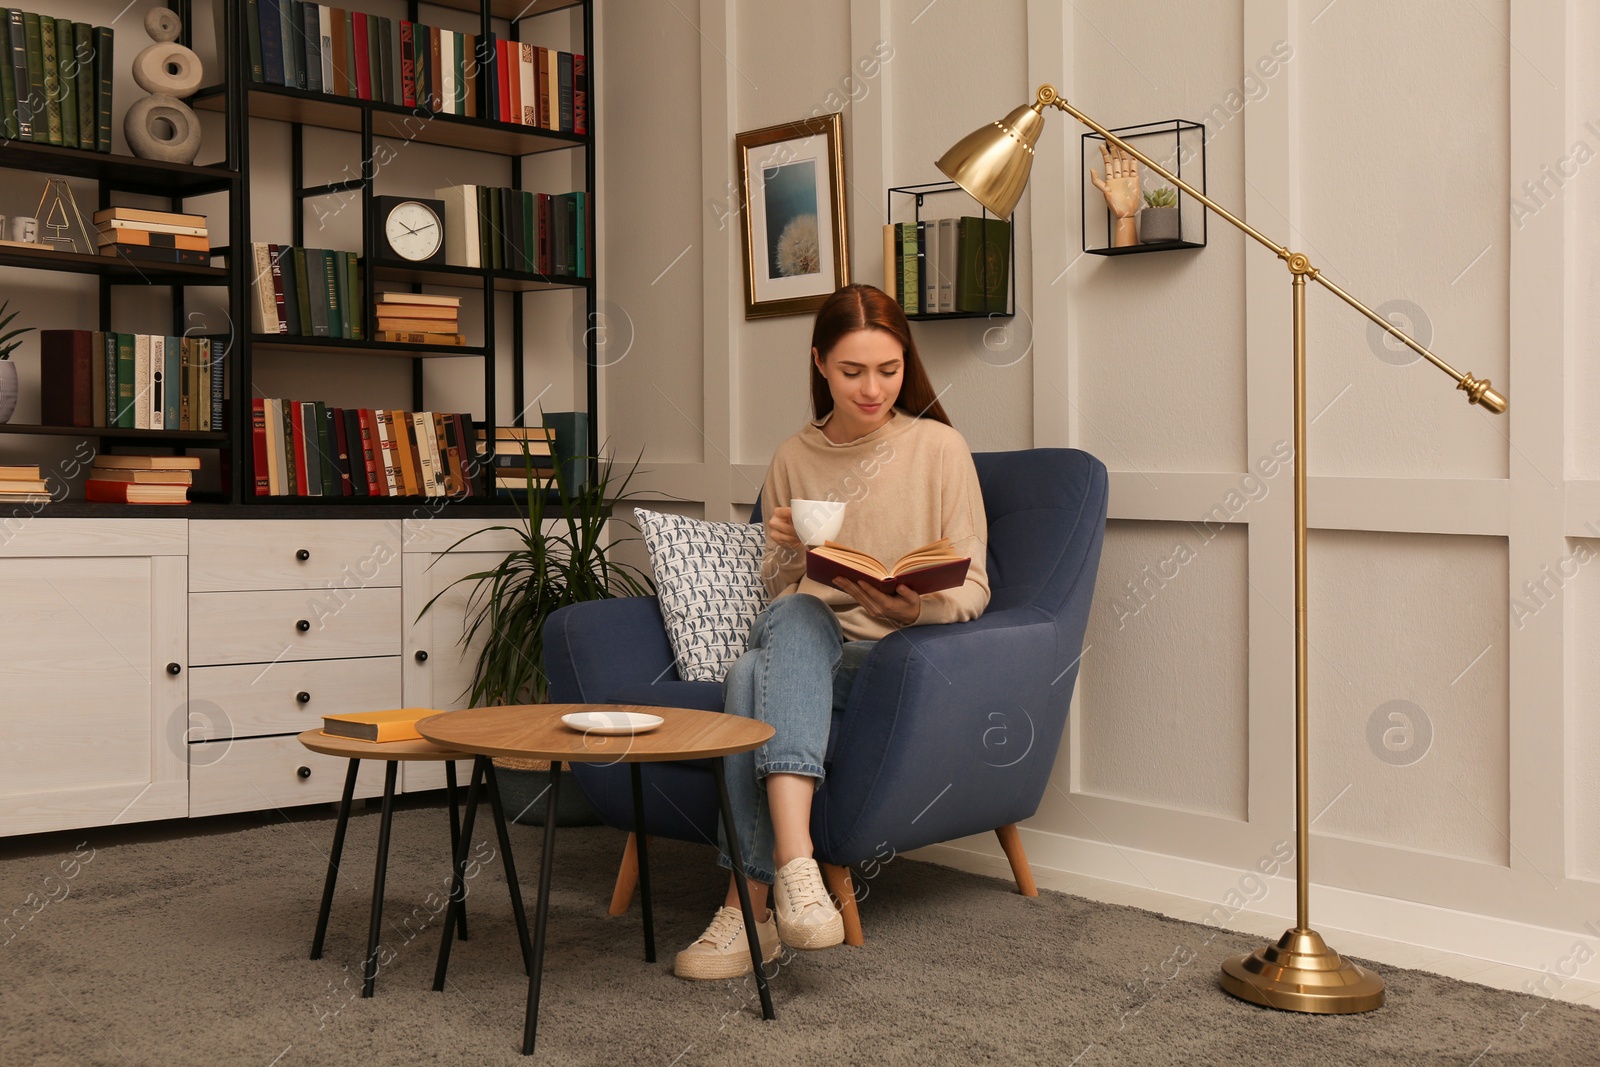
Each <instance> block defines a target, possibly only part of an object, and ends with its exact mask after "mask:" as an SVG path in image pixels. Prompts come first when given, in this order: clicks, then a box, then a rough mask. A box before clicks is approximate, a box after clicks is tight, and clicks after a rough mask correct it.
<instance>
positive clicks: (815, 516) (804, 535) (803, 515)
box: [789, 499, 844, 545]
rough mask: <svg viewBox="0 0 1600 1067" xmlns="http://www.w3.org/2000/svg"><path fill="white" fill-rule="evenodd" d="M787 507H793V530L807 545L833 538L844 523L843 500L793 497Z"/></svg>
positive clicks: (837, 534)
mask: <svg viewBox="0 0 1600 1067" xmlns="http://www.w3.org/2000/svg"><path fill="white" fill-rule="evenodd" d="M789 507H790V508H791V509H793V516H794V532H795V533H796V534H798V535H799V536H800V540H801V541H802V542H804V543H805V544H808V545H820V544H822V542H824V541H831V540H833V539H834V538H835V537H838V536H839V528H840V527H841V526H843V525H844V501H843V500H800V499H794V500H791V501H789Z"/></svg>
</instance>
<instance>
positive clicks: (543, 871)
mask: <svg viewBox="0 0 1600 1067" xmlns="http://www.w3.org/2000/svg"><path fill="white" fill-rule="evenodd" d="M560 800H561V761H560V760H551V761H550V799H549V800H548V801H547V802H546V803H545V809H544V810H545V820H544V856H543V858H542V859H541V860H540V863H539V903H538V904H537V905H536V906H535V907H534V912H533V968H532V972H531V973H530V974H529V975H528V1013H527V1015H525V1016H524V1017H523V1021H522V1054H523V1055H524V1056H529V1055H532V1054H533V1043H534V1040H535V1038H537V1037H538V1033H539V979H540V977H541V976H542V975H543V973H544V940H545V923H546V920H547V919H548V918H549V917H550V869H551V866H552V865H553V864H554V862H555V858H556V819H555V813H556V810H557V807H556V806H557V804H558V803H559V802H560Z"/></svg>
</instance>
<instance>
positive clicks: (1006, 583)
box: [544, 448, 1107, 945]
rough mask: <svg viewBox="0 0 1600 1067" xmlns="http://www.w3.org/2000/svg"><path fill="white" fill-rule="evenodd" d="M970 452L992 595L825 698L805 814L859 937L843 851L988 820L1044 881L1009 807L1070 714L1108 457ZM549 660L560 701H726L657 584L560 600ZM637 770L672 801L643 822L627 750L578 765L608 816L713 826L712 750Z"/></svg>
mask: <svg viewBox="0 0 1600 1067" xmlns="http://www.w3.org/2000/svg"><path fill="white" fill-rule="evenodd" d="M973 460H974V462H975V463H976V465H977V470H978V481H979V483H980V484H981V486H982V489H983V503H984V509H985V511H986V512H987V514H988V521H989V543H988V564H989V585H990V590H991V596H990V600H989V606H988V609H987V610H986V611H985V612H984V614H983V616H982V617H981V618H978V619H974V620H972V621H971V622H964V623H955V624H952V625H947V626H916V627H911V628H908V629H905V630H901V631H899V632H897V633H894V634H891V635H890V636H888V637H886V638H884V639H883V640H882V641H880V642H879V643H878V645H877V647H876V648H875V649H873V651H872V654H871V656H870V657H869V658H868V659H867V661H866V663H865V664H864V665H863V666H862V668H861V671H860V673H859V674H858V675H857V676H856V679H855V683H854V687H853V688H852V689H851V692H850V700H849V704H848V706H847V707H845V708H844V709H843V711H842V712H839V711H836V712H835V717H834V725H833V731H832V736H831V737H830V739H829V745H828V750H829V751H828V760H827V763H826V767H827V772H828V773H827V777H826V778H825V779H824V781H823V783H822V785H821V786H820V787H819V788H818V790H817V794H816V800H815V802H814V804H813V807H812V816H811V823H812V825H811V832H812V837H813V841H814V843H815V846H816V851H817V859H818V861H819V862H820V863H821V865H822V867H823V871H824V874H825V875H826V877H827V881H828V885H829V888H830V889H831V890H832V891H833V893H834V895H835V896H836V897H837V898H838V899H839V903H840V905H841V910H842V911H843V912H844V917H845V925H846V940H847V941H848V942H849V943H851V944H856V945H859V944H861V943H862V939H861V928H860V920H859V916H858V914H857V911H856V906H855V894H854V889H853V883H852V880H851V876H850V872H849V868H850V866H851V865H853V864H861V863H865V862H867V861H871V860H877V861H882V860H883V859H884V857H885V856H888V855H894V854H896V853H900V852H904V851H907V850H909V849H913V848H920V847H922V846H924V845H929V844H934V843H936V842H940V841H948V840H951V839H954V838H958V837H965V836H967V835H969V834H976V833H983V832H986V831H990V830H993V831H994V832H995V833H996V834H997V835H998V836H999V839H1000V843H1001V845H1002V847H1003V848H1004V850H1005V853H1006V856H1007V859H1009V860H1010V863H1011V869H1012V872H1013V874H1014V876H1015V877H1016V881H1017V887H1018V889H1019V891H1021V892H1022V893H1025V894H1027V895H1030V896H1031V895H1034V894H1035V893H1036V892H1037V891H1036V890H1035V889H1034V886H1033V877H1032V874H1031V873H1030V872H1029V869H1028V863H1027V857H1026V855H1025V854H1024V853H1023V850H1022V844H1021V840H1020V838H1019V837H1018V835H1017V832H1016V824H1017V823H1018V822H1019V821H1021V820H1023V819H1026V818H1028V817H1029V816H1030V815H1032V814H1033V813H1034V812H1035V811H1037V810H1038V807H1039V801H1040V799H1041V798H1042V797H1043V796H1044V791H1045V788H1046V786H1047V783H1048V780H1049V776H1050V771H1051V767H1052V765H1053V764H1054V762H1055V756H1056V750H1057V748H1058V747H1059V745H1060V741H1061V731H1062V729H1063V728H1064V727H1065V726H1066V721H1067V709H1068V706H1069V704H1070V702H1071V699H1072V689H1073V685H1074V683H1075V682H1076V681H1077V676H1078V659H1079V657H1080V655H1081V653H1082V649H1083V639H1084V631H1085V629H1086V627H1087V626H1088V620H1089V601H1090V598H1091V597H1092V596H1093V593H1094V581H1095V572H1096V569H1097V568H1098V566H1099V562H1100V547H1101V542H1102V541H1103V539H1104V535H1105V518H1106V496H1107V480H1106V469H1105V466H1104V464H1102V463H1101V462H1100V461H1099V460H1097V459H1095V458H1094V457H1093V456H1091V455H1089V454H1088V453H1086V452H1080V451H1078V450H1076V449H1059V448H1041V449H1032V450H1028V451H1021V452H990V453H978V454H975V455H974V456H973ZM756 517H757V518H759V504H758V505H757V516H756ZM544 668H545V671H546V673H547V674H548V676H549V681H550V699H551V700H552V701H555V702H563V703H615V704H646V705H653V706H657V707H690V708H701V709H704V710H709V711H720V710H722V685H721V683H720V682H685V681H680V680H679V679H678V677H677V673H676V671H675V670H674V669H673V655H672V648H671V646H670V645H669V644H668V641H667V636H666V632H665V630H664V628H663V625H662V621H661V613H660V610H659V608H658V605H657V602H656V600H655V598H653V597H631V598H624V599H616V600H598V601H591V602H589V603H584V604H575V605H572V606H570V607H567V608H563V609H561V610H560V611H558V612H556V613H555V614H554V615H552V616H551V617H550V619H549V621H548V622H547V624H546V630H545V644H544ZM642 770H643V781H644V787H645V796H647V797H650V798H657V797H664V798H665V799H666V800H667V801H670V802H669V803H660V802H657V803H647V804H646V815H645V826H644V827H642V828H641V827H637V826H635V825H634V817H633V800H632V791H631V784H630V779H629V772H628V770H627V768H625V767H623V766H620V765H619V766H614V767H595V766H591V765H586V764H576V765H574V767H573V773H574V775H575V776H576V778H577V780H578V783H579V786H580V787H581V788H582V789H583V791H584V794H585V795H586V796H587V797H588V798H589V800H590V802H591V803H592V804H593V805H594V807H595V809H596V810H597V811H598V812H599V813H600V816H601V818H602V819H604V820H605V822H606V823H607V824H609V825H611V826H616V827H619V828H622V829H626V830H629V831H630V832H634V833H636V832H639V831H641V830H642V831H643V832H645V833H647V834H651V835H660V836H666V837H672V838H677V839H681V840H688V841H706V842H715V841H716V838H717V794H716V787H715V784H714V782H713V779H712V776H711V772H710V769H709V766H708V765H707V764H705V762H704V761H698V762H683V763H647V764H644V765H643V766H642ZM634 841H635V838H634V837H633V836H632V835H631V834H630V837H629V845H628V853H627V854H626V855H625V856H624V859H623V864H622V871H621V873H620V874H619V876H618V882H617V886H616V889H615V891H614V894H613V898H612V912H613V914H617V913H620V912H621V911H623V910H625V909H626V908H627V905H628V901H629V900H630V899H631V897H632V895H633V888H634V886H633V878H634V877H635V872H636V863H637V861H636V859H635V857H634V852H633V849H634Z"/></svg>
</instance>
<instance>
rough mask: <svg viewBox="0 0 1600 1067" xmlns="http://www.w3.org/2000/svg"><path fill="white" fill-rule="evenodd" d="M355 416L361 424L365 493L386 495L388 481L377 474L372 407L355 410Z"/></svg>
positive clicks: (387, 492) (387, 493)
mask: <svg viewBox="0 0 1600 1067" xmlns="http://www.w3.org/2000/svg"><path fill="white" fill-rule="evenodd" d="M356 418H357V421H359V422H360V424H361V463H362V467H363V469H364V470H365V471H366V475H365V477H366V479H367V495H368V496H388V495H389V486H388V483H387V482H385V481H384V479H382V478H380V477H379V476H378V455H377V448H376V438H375V437H374V436H373V435H374V433H375V432H376V431H375V429H374V427H373V425H372V409H371V408H361V409H360V410H358V411H357V412H356Z"/></svg>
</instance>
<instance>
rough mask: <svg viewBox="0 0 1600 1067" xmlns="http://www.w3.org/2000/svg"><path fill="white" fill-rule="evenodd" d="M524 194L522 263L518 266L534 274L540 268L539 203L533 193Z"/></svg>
mask: <svg viewBox="0 0 1600 1067" xmlns="http://www.w3.org/2000/svg"><path fill="white" fill-rule="evenodd" d="M521 196H522V265H521V266H520V267H519V268H518V269H519V270H523V271H526V272H528V273H529V274H532V273H533V272H534V271H536V270H538V269H539V237H538V229H539V203H538V200H537V198H535V197H534V195H533V194H532V193H523V194H521Z"/></svg>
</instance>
